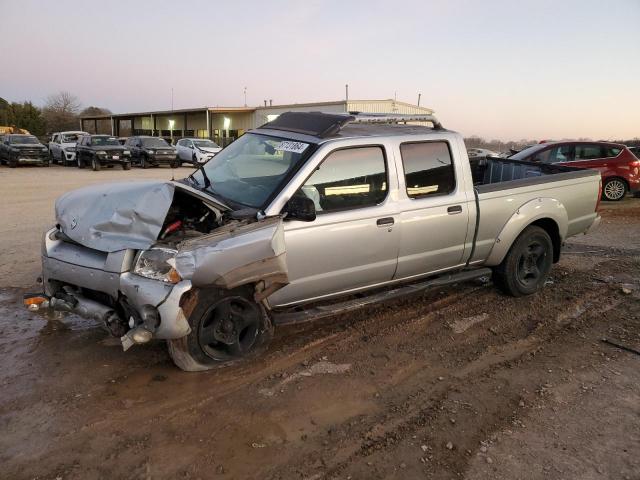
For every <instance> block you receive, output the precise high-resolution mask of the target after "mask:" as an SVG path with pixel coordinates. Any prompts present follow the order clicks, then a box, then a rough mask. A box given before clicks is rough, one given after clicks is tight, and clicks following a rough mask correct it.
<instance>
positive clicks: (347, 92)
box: [344, 83, 349, 102]
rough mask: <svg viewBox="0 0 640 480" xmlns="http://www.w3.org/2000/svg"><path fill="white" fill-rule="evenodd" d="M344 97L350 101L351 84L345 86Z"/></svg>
mask: <svg viewBox="0 0 640 480" xmlns="http://www.w3.org/2000/svg"><path fill="white" fill-rule="evenodd" d="M344 99H345V101H347V102H348V101H349V84H348V83H347V84H346V85H345V86H344Z"/></svg>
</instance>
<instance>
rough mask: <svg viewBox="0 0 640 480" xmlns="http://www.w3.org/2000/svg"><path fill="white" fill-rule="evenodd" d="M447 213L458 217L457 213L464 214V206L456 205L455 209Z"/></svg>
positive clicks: (452, 208) (450, 208) (448, 209)
mask: <svg viewBox="0 0 640 480" xmlns="http://www.w3.org/2000/svg"><path fill="white" fill-rule="evenodd" d="M447 213H448V214H449V215H456V214H457V213H462V205H454V206H453V207H449V208H447Z"/></svg>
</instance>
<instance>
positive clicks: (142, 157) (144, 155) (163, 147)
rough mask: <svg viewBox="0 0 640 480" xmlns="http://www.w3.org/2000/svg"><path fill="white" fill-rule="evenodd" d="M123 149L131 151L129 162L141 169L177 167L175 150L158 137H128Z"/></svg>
mask: <svg viewBox="0 0 640 480" xmlns="http://www.w3.org/2000/svg"><path fill="white" fill-rule="evenodd" d="M124 145H125V147H126V148H127V149H129V150H130V151H131V160H132V161H133V163H135V164H137V165H139V166H140V167H142V168H149V167H152V166H153V167H157V166H159V165H170V166H171V167H174V168H176V167H179V166H180V162H179V161H178V159H177V154H176V149H175V148H174V147H172V146H171V145H169V144H168V143H167V142H166V141H165V140H164V139H162V138H159V137H148V136H137V137H129V138H128V139H127V141H126V142H125V144H124Z"/></svg>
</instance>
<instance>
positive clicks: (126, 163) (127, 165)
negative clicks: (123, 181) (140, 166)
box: [122, 162, 131, 170]
mask: <svg viewBox="0 0 640 480" xmlns="http://www.w3.org/2000/svg"><path fill="white" fill-rule="evenodd" d="M122 169H123V170H131V163H129V162H125V163H123V164H122Z"/></svg>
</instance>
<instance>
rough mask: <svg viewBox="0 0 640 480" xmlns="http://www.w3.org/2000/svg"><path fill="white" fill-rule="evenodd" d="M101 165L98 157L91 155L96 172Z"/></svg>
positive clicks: (93, 168)
mask: <svg viewBox="0 0 640 480" xmlns="http://www.w3.org/2000/svg"><path fill="white" fill-rule="evenodd" d="M100 167H101V165H100V161H98V159H97V158H96V157H95V156H93V157H91V169H92V170H93V171H94V172H99V171H100Z"/></svg>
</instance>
